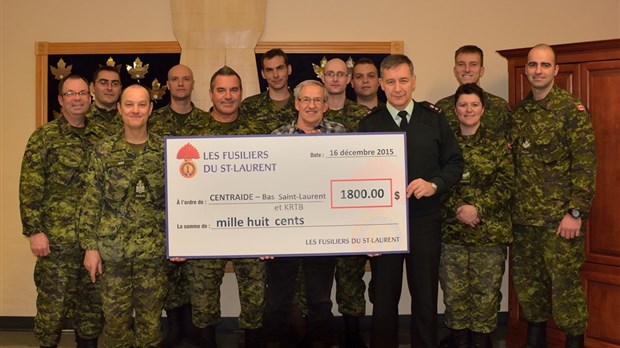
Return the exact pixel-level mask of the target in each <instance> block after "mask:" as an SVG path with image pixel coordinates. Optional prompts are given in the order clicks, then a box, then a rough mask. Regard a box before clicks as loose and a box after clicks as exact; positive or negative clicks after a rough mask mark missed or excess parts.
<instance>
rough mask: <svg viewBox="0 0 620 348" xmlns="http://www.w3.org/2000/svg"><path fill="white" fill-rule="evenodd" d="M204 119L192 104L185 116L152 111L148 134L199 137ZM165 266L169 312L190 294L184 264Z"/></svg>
mask: <svg viewBox="0 0 620 348" xmlns="http://www.w3.org/2000/svg"><path fill="white" fill-rule="evenodd" d="M206 117H207V113H206V112H205V111H203V110H202V109H199V108H197V107H195V106H194V105H193V104H192V111H191V112H190V113H189V114H187V115H179V114H178V113H176V112H174V111H173V110H172V109H171V108H170V105H167V106H165V107H162V108H159V109H157V110H155V111H153V114H152V115H151V117H149V132H150V133H154V134H157V135H160V136H162V137H164V136H169V135H172V136H188V135H201V134H199V133H200V130H201V129H204V127H205V122H206ZM167 265H168V278H169V280H170V282H169V286H170V288H169V289H168V295H167V296H166V303H165V305H164V308H165V309H166V310H169V309H172V308H179V307H181V306H183V305H185V304H189V303H190V292H189V281H188V279H187V267H185V263H184V262H171V261H168V262H167Z"/></svg>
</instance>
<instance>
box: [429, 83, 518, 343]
mask: <svg viewBox="0 0 620 348" xmlns="http://www.w3.org/2000/svg"><path fill="white" fill-rule="evenodd" d="M454 98H455V100H456V101H455V105H454V107H453V109H454V110H455V113H456V115H457V117H458V119H459V122H460V130H459V131H458V132H455V137H456V139H457V141H458V142H459V145H460V147H461V150H462V151H463V157H464V159H465V169H464V171H463V176H462V178H461V181H460V182H459V183H458V184H457V185H455V186H453V187H452V189H451V190H450V191H449V193H448V194H447V195H446V196H444V197H443V199H444V200H445V205H444V215H445V220H444V223H443V226H442V238H441V240H442V245H441V261H440V264H439V281H440V283H441V287H442V289H443V294H444V296H443V300H444V303H445V305H446V311H445V315H444V317H445V322H446V326H447V327H448V328H450V329H451V336H450V339H449V340H448V341H446V340H444V341H443V345H444V346H449V347H457V348H468V347H480V348H487V347H491V346H492V345H491V335H490V333H491V332H493V331H494V330H495V328H496V327H497V310H498V309H499V303H500V300H501V291H500V288H501V285H502V276H503V275H504V267H505V264H506V252H507V245H508V244H510V243H511V242H512V225H511V223H510V210H509V205H508V203H509V200H510V196H511V189H512V186H513V185H514V164H513V163H512V155H511V153H510V151H509V148H508V144H507V142H506V140H505V138H504V137H502V136H498V135H496V134H494V133H493V132H489V131H487V129H486V127H485V126H484V125H482V126H481V117H482V115H483V113H484V112H485V111H486V107H485V98H484V91H483V90H482V88H480V87H479V86H478V85H477V84H475V83H467V84H463V85H461V86H459V87H458V88H457V90H456V93H455V95H454ZM484 117H486V116H484ZM484 117H482V118H484ZM448 342H450V344H447V343H448Z"/></svg>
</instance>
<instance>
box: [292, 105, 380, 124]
mask: <svg viewBox="0 0 620 348" xmlns="http://www.w3.org/2000/svg"><path fill="white" fill-rule="evenodd" d="M367 114H368V109H366V107H365V106H362V105H359V104H357V103H355V102H353V101H351V100H349V99H345V101H344V106H343V107H342V109H340V110H327V111H326V112H325V115H323V117H324V118H325V119H326V120H329V121H333V122H337V123H340V124H341V125H343V126H344V128H345V129H346V130H347V132H356V131H357V123H358V122H359V121H360V120H361V119H362V118H364V116H366V115H367ZM295 119H297V116H295Z"/></svg>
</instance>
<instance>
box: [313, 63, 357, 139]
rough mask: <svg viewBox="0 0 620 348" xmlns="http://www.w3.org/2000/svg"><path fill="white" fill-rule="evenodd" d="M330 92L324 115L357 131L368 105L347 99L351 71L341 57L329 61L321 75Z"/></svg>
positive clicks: (348, 128)
mask: <svg viewBox="0 0 620 348" xmlns="http://www.w3.org/2000/svg"><path fill="white" fill-rule="evenodd" d="M321 80H322V81H323V84H324V85H325V88H327V92H328V93H329V99H328V101H327V102H328V104H329V105H328V106H329V108H328V109H327V112H325V115H324V117H325V118H326V119H328V120H330V121H333V122H337V123H340V124H342V125H343V126H344V128H346V129H347V131H352V132H354V131H356V130H357V123H358V122H359V120H361V119H362V118H363V117H364V116H366V114H367V113H368V111H367V110H366V107H364V106H362V105H359V104H356V103H355V102H353V101H351V100H349V99H347V97H346V94H345V93H346V90H347V84H349V82H351V71H350V70H349V68H348V67H347V64H346V63H345V62H344V61H343V60H342V59H340V58H334V59H330V60H329V61H327V64H325V71H324V72H323V76H322V77H321Z"/></svg>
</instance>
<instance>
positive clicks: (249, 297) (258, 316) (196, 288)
mask: <svg viewBox="0 0 620 348" xmlns="http://www.w3.org/2000/svg"><path fill="white" fill-rule="evenodd" d="M264 127H265V126H264V125H263V124H260V123H257V122H254V121H253V120H252V121H251V120H249V119H247V118H244V117H243V116H241V115H239V117H237V119H236V120H235V121H233V122H230V123H220V122H218V121H216V120H215V119H214V118H213V117H211V114H210V113H208V114H207V119H206V124H205V125H204V128H203V129H202V130H201V131H200V132H201V134H206V135H247V134H264V133H265V132H266V129H265V128H264ZM227 261H228V260H227V259H192V260H188V261H187V265H186V267H187V268H188V270H187V272H188V278H189V283H190V294H191V304H192V321H193V323H194V325H195V326H196V327H197V328H199V329H204V328H206V327H208V326H214V325H217V324H219V323H220V322H221V311H220V286H221V285H222V279H223V278H224V273H225V268H226V262H227ZM232 262H233V265H234V270H235V276H236V278H237V283H238V288H239V302H240V304H241V313H240V314H239V327H240V328H243V329H259V328H261V327H262V321H263V320H262V319H263V310H264V307H265V265H264V263H263V261H261V260H260V259H258V258H247V259H244V258H239V259H233V260H232Z"/></svg>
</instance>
